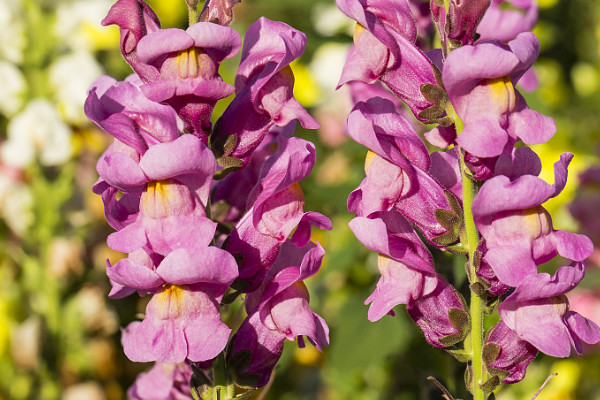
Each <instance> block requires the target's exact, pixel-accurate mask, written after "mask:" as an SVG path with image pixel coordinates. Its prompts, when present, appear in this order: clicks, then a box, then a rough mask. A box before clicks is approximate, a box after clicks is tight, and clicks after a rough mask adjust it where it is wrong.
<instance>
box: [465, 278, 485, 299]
mask: <svg viewBox="0 0 600 400" xmlns="http://www.w3.org/2000/svg"><path fill="white" fill-rule="evenodd" d="M469 289H471V291H472V292H473V293H475V294H476V295H477V296H479V297H483V296H484V295H485V294H486V289H485V286H484V285H483V284H482V283H481V282H473V283H472V284H471V285H470V286H469Z"/></svg>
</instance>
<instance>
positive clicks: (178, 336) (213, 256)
mask: <svg viewBox="0 0 600 400" xmlns="http://www.w3.org/2000/svg"><path fill="white" fill-rule="evenodd" d="M110 268H114V269H116V270H117V271H115V273H114V274H112V279H114V280H115V281H116V280H117V279H118V282H117V283H119V284H121V285H122V286H124V287H130V288H135V289H141V290H145V291H150V292H153V293H154V295H153V296H152V299H151V300H150V302H149V303H148V305H147V306H146V314H145V317H144V320H143V321H141V322H137V321H136V322H132V323H131V324H130V325H129V326H128V327H127V328H126V329H125V330H124V332H123V337H122V343H123V350H124V351H125V354H126V355H127V357H128V358H129V359H130V360H132V361H136V362H149V361H158V362H162V363H173V362H183V361H184V360H185V359H189V360H190V361H206V360H210V359H212V358H214V357H216V356H217V355H218V354H219V353H220V352H221V351H223V349H224V348H225V345H226V344H227V341H228V339H229V334H230V333H231V329H230V328H229V327H228V326H227V325H225V324H224V323H223V322H221V319H220V314H219V304H220V302H221V299H222V297H223V294H224V293H225V291H226V290H227V288H228V287H229V285H231V283H232V282H233V281H234V279H235V278H236V277H237V264H236V262H235V259H234V258H233V256H231V254H229V253H227V252H226V251H225V250H222V249H219V248H216V247H205V248H203V249H196V250H188V249H177V250H174V251H172V252H170V253H169V254H168V255H167V256H166V257H165V258H164V259H163V260H162V261H161V262H160V264H159V265H158V267H156V269H155V270H152V269H149V268H147V266H145V265H136V264H135V263H133V262H132V261H131V260H130V259H123V260H120V261H119V262H118V263H117V264H116V265H115V266H114V267H109V269H110Z"/></svg>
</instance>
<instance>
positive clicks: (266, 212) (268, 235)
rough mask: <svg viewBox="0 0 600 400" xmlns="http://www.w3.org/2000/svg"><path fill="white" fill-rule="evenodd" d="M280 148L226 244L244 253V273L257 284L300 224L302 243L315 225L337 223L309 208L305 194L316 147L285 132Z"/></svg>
mask: <svg viewBox="0 0 600 400" xmlns="http://www.w3.org/2000/svg"><path fill="white" fill-rule="evenodd" d="M277 142H278V149H277V152H276V153H275V154H274V155H273V156H271V157H270V158H269V159H268V160H267V161H265V162H264V164H263V166H262V170H261V175H260V177H259V180H258V183H257V184H256V186H255V187H254V189H253V190H252V192H251V193H250V195H249V197H248V202H247V209H248V212H247V213H246V215H245V216H244V217H243V218H242V219H241V220H240V222H239V223H238V224H237V225H236V227H235V229H234V230H233V231H232V232H231V234H230V236H229V239H228V241H227V243H226V246H225V247H226V249H227V251H229V252H230V253H231V254H242V256H243V258H242V263H241V265H240V279H242V280H246V281H248V282H250V283H251V287H250V289H249V290H254V289H256V287H257V285H259V284H260V282H261V281H262V278H263V277H264V276H265V274H266V272H267V269H268V268H269V267H270V266H271V264H272V263H273V262H274V261H275V258H276V257H277V254H278V252H279V246H280V245H281V244H282V243H283V242H285V241H286V240H287V239H288V237H289V235H290V234H291V233H292V231H293V230H294V228H295V229H296V230H295V232H294V235H293V236H292V241H293V242H294V243H295V244H296V245H298V246H299V247H302V246H304V245H305V244H306V243H308V241H309V240H310V230H311V228H310V227H311V225H315V226H316V227H318V228H321V229H331V221H329V219H328V218H327V217H325V216H323V215H322V214H319V213H316V212H304V194H303V192H302V189H301V187H300V185H299V184H298V182H299V181H300V180H302V179H304V178H305V177H306V176H308V174H309V173H310V171H311V169H312V167H313V165H314V163H315V149H314V145H313V144H312V143H310V142H307V141H305V140H302V139H299V138H289V139H288V138H286V137H284V136H279V138H278V141H277Z"/></svg>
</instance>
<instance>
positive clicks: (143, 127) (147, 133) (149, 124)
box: [84, 75, 179, 155]
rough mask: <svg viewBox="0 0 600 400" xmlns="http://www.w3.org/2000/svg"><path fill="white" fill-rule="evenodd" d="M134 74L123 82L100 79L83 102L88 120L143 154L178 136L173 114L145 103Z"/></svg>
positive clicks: (166, 109)
mask: <svg viewBox="0 0 600 400" xmlns="http://www.w3.org/2000/svg"><path fill="white" fill-rule="evenodd" d="M141 85H142V82H141V81H139V78H138V77H137V75H132V76H130V77H129V78H128V79H127V80H125V81H123V82H117V81H116V80H115V79H114V78H111V77H109V76H101V77H100V78H98V79H97V80H96V81H95V82H94V83H93V84H92V86H91V88H90V90H89V93H88V97H87V99H86V102H85V107H84V110H85V114H86V115H87V117H88V118H89V119H91V120H92V121H94V122H95V123H96V125H98V126H99V127H100V128H102V129H103V130H104V131H105V132H107V133H108V134H110V135H112V136H113V137H114V138H115V139H118V140H120V141H121V142H123V143H124V144H126V145H128V146H130V147H132V148H133V149H135V150H136V151H137V152H138V153H139V154H140V155H143V154H144V153H145V151H146V150H148V148H149V147H150V146H153V145H155V144H157V143H163V142H171V141H173V140H175V139H177V138H178V137H179V131H178V129H177V114H176V113H175V111H173V109H172V108H171V107H169V106H167V105H164V104H159V103H155V102H153V101H151V100H148V99H147V98H146V97H145V96H144V94H143V93H142V91H141V90H140V86H141Z"/></svg>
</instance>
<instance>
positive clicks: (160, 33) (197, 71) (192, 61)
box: [137, 22, 241, 143]
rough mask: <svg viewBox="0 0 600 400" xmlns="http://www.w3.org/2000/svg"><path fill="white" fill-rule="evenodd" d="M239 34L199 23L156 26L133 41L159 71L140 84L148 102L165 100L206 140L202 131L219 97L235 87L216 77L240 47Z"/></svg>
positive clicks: (141, 53)
mask: <svg viewBox="0 0 600 400" xmlns="http://www.w3.org/2000/svg"><path fill="white" fill-rule="evenodd" d="M240 45H241V39H240V36H239V34H238V33H237V32H236V31H234V30H233V29H231V28H229V27H226V26H221V25H216V24H212V23H209V22H198V23H196V24H194V25H192V26H190V27H189V28H187V30H185V31H184V30H181V29H175V28H170V29H160V30H157V31H155V32H153V33H151V34H149V35H146V36H144V37H143V38H142V39H141V40H140V42H139V43H138V46H137V54H138V57H139V59H140V60H141V61H142V62H144V63H146V64H149V65H152V66H153V67H155V68H156V69H157V70H158V71H159V72H160V75H159V77H158V78H157V79H154V80H152V81H149V82H148V83H145V84H144V85H143V86H142V91H143V92H144V94H145V95H146V97H148V98H149V99H150V100H152V101H156V102H164V103H167V104H169V105H170V106H171V107H173V108H174V109H175V111H177V113H178V114H179V116H180V117H181V118H182V119H183V121H184V123H185V130H186V131H188V132H193V133H194V134H195V135H197V136H198V137H200V138H202V140H203V141H204V142H205V143H206V141H207V136H206V133H205V131H206V130H208V128H209V127H210V116H211V114H212V110H213V108H214V106H215V104H216V102H217V100H219V99H222V98H224V97H227V96H229V95H230V94H231V93H232V92H233V88H232V87H231V85H229V84H228V83H225V82H223V80H222V79H221V77H220V76H219V72H218V69H219V65H220V64H221V61H223V60H224V59H226V58H230V57H233V56H234V55H235V54H236V53H237V52H238V50H239V48H240Z"/></svg>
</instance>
